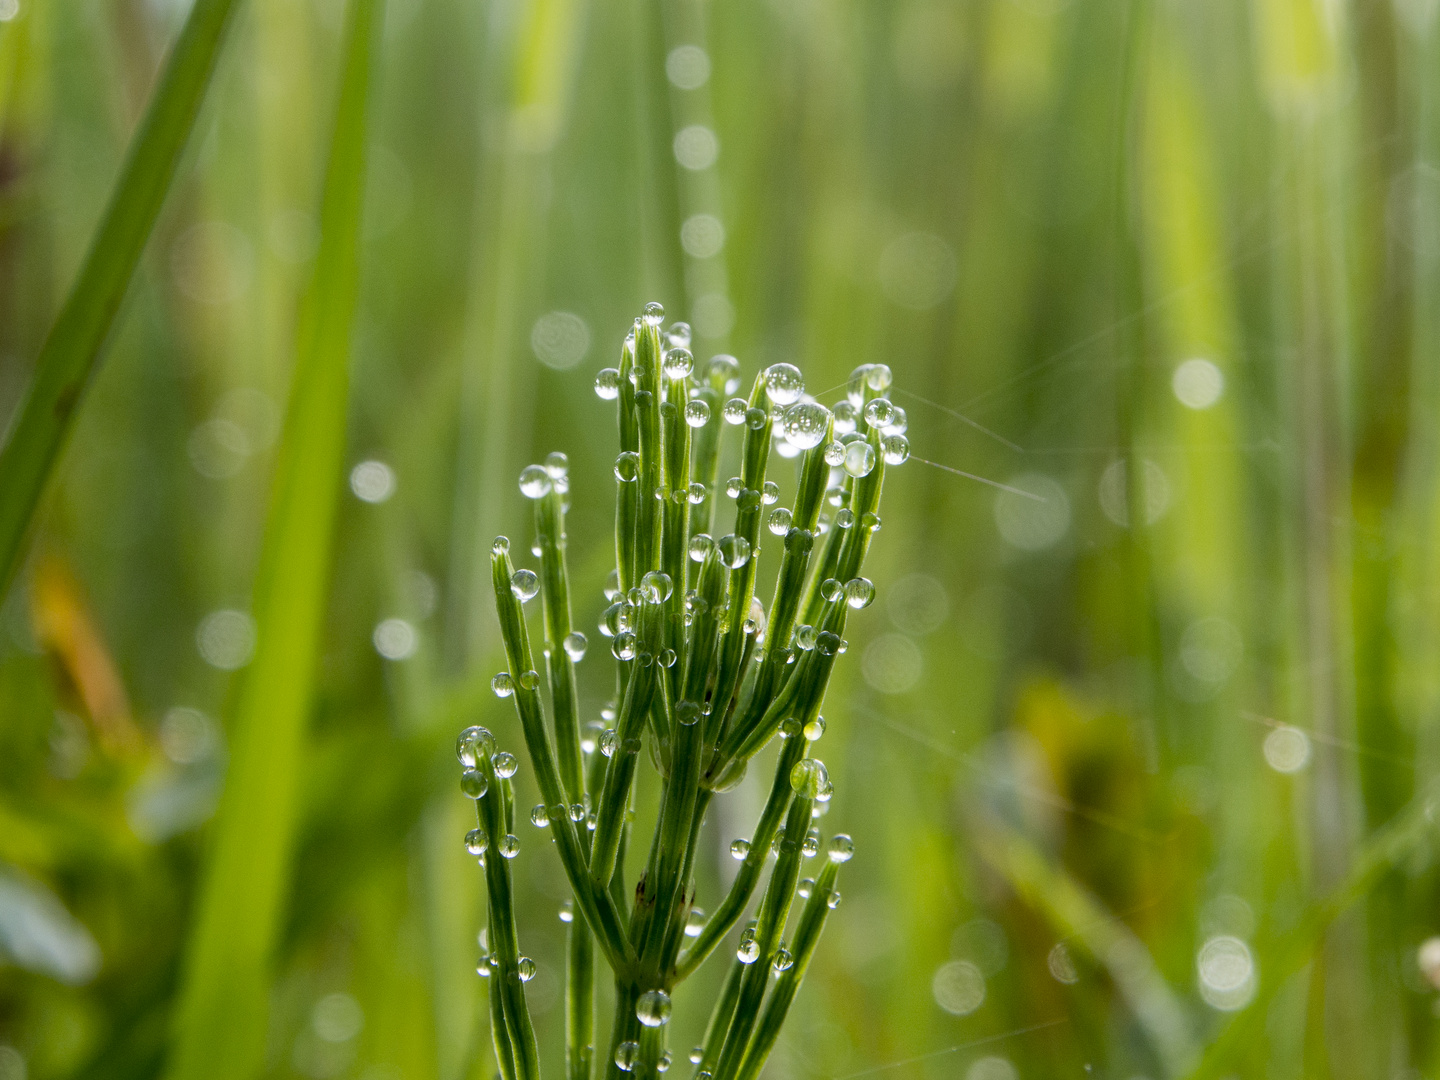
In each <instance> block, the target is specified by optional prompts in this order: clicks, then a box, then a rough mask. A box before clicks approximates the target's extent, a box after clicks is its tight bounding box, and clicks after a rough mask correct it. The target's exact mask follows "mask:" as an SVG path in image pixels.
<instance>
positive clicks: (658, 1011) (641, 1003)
mask: <svg viewBox="0 0 1440 1080" xmlns="http://www.w3.org/2000/svg"><path fill="white" fill-rule="evenodd" d="M635 1018H636V1019H637V1020H639V1021H640V1023H642V1024H644V1025H645V1026H646V1027H652V1028H653V1027H663V1026H664V1025H666V1024H668V1023H669V1022H670V995H669V994H667V993H665V991H664V990H647V991H645V993H643V994H641V995H640V998H639V1000H638V1001H636V1002H635Z"/></svg>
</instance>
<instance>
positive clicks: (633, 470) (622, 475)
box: [615, 450, 640, 484]
mask: <svg viewBox="0 0 1440 1080" xmlns="http://www.w3.org/2000/svg"><path fill="white" fill-rule="evenodd" d="M639 477H640V455H639V454H637V453H635V451H633V450H626V451H625V452H624V453H622V454H621V455H620V456H619V457H617V458H616V459H615V479H616V480H619V481H621V482H622V483H626V484H628V483H631V482H632V481H634V480H637V479H639Z"/></svg>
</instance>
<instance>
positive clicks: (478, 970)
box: [475, 956, 490, 979]
mask: <svg viewBox="0 0 1440 1080" xmlns="http://www.w3.org/2000/svg"><path fill="white" fill-rule="evenodd" d="M475 974H476V975H479V976H480V977H481V978H482V979H488V978H489V977H490V957H488V956H482V957H480V959H479V960H477V961H475Z"/></svg>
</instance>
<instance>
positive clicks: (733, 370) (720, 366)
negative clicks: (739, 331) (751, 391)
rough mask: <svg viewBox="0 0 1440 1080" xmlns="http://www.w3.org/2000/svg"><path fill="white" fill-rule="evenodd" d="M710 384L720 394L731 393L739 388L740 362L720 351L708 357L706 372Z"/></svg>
mask: <svg viewBox="0 0 1440 1080" xmlns="http://www.w3.org/2000/svg"><path fill="white" fill-rule="evenodd" d="M707 378H708V379H709V380H710V385H711V386H712V387H714V388H715V389H716V390H718V391H719V392H720V393H722V394H733V393H735V391H736V390H739V389H740V362H739V361H738V360H736V359H735V358H734V357H733V356H728V355H726V354H725V353H721V354H719V355H718V356H713V357H711V358H710V367H709V369H708V372H707Z"/></svg>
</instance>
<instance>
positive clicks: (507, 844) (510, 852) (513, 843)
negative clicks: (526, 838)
mask: <svg viewBox="0 0 1440 1080" xmlns="http://www.w3.org/2000/svg"><path fill="white" fill-rule="evenodd" d="M496 850H497V851H499V852H500V854H501V855H503V856H505V858H507V859H513V858H514V857H515V856H516V855H519V854H520V838H519V837H518V836H516V835H515V834H514V833H506V834H505V839H504V840H501V841H500V843H499V844H498V845H497V846H496Z"/></svg>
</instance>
